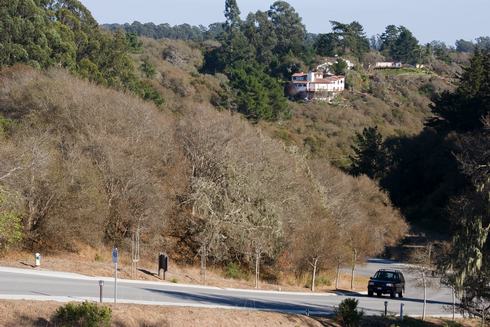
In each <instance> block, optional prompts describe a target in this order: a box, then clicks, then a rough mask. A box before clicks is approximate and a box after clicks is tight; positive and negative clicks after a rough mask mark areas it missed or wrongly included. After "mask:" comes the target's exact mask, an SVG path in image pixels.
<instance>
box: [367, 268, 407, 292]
mask: <svg viewBox="0 0 490 327" xmlns="http://www.w3.org/2000/svg"><path fill="white" fill-rule="evenodd" d="M404 292H405V277H403V274H402V272H401V271H399V270H387V269H380V270H378V271H377V272H376V274H375V275H374V276H373V277H371V278H370V280H369V284H368V296H373V294H374V293H376V295H377V296H381V295H382V294H389V295H390V297H392V298H394V297H395V296H396V294H398V297H400V298H401V297H403V293H404Z"/></svg>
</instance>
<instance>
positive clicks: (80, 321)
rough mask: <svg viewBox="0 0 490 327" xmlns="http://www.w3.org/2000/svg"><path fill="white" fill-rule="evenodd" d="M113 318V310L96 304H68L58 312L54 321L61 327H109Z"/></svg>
mask: <svg viewBox="0 0 490 327" xmlns="http://www.w3.org/2000/svg"><path fill="white" fill-rule="evenodd" d="M111 316H112V310H111V308H109V307H105V306H99V305H97V304H96V303H91V302H83V303H79V304H78V303H68V304H66V305H64V306H62V307H59V308H58V309H57V310H56V312H55V314H54V317H53V320H54V322H55V324H56V326H61V327H108V326H110V324H111Z"/></svg>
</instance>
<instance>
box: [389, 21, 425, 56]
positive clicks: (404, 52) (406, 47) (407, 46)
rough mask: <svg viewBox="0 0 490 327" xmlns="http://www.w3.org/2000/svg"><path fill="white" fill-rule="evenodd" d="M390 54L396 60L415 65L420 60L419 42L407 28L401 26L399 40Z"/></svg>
mask: <svg viewBox="0 0 490 327" xmlns="http://www.w3.org/2000/svg"><path fill="white" fill-rule="evenodd" d="M390 54H391V57H392V58H393V59H395V60H398V61H401V62H403V63H408V64H415V63H417V62H418V61H419V59H420V47H419V41H418V40H417V39H416V38H415V36H413V34H412V32H410V31H409V30H408V29H407V28H406V27H404V26H400V27H399V35H398V38H397V39H396V41H395V44H394V45H393V48H392V51H391V52H390Z"/></svg>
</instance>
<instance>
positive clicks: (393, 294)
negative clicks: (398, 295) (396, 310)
mask: <svg viewBox="0 0 490 327" xmlns="http://www.w3.org/2000/svg"><path fill="white" fill-rule="evenodd" d="M390 297H391V298H392V299H393V298H395V291H391V293H390Z"/></svg>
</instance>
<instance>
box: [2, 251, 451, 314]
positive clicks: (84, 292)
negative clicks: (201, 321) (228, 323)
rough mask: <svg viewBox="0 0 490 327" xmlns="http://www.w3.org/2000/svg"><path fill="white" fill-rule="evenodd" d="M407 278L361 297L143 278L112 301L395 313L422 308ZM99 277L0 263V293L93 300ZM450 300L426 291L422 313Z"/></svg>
mask: <svg viewBox="0 0 490 327" xmlns="http://www.w3.org/2000/svg"><path fill="white" fill-rule="evenodd" d="M388 267H390V268H398V266H397V265H396V264H395V263H391V262H386V261H377V260H372V261H370V262H369V263H368V264H367V265H366V266H363V267H359V270H358V273H360V274H365V275H372V274H373V273H374V272H375V271H376V270H377V269H378V268H388ZM405 276H406V279H407V281H408V285H407V293H406V296H405V297H404V298H403V299H398V298H397V299H390V298H389V297H383V298H376V297H374V298H373V297H367V296H366V295H363V294H354V293H353V294H340V293H339V294H318V293H315V294H309V293H292V292H272V291H253V290H236V289H223V288H216V287H201V286H191V285H176V284H167V283H154V282H143V281H127V280H124V281H123V280H119V281H118V302H119V303H123V302H124V303H139V304H150V305H172V306H192V307H209V308H223V309H230V308H234V309H252V310H253V309H255V310H271V311H279V312H288V313H305V312H306V311H307V310H308V311H310V312H311V313H315V314H325V315H328V314H332V313H333V310H334V307H335V306H337V305H338V304H339V303H340V302H341V301H342V300H343V299H345V298H347V297H350V298H357V299H358V300H359V304H360V307H361V308H362V309H363V310H364V311H365V312H366V314H381V313H382V312H383V311H384V302H385V301H388V311H389V312H390V313H393V314H396V313H398V312H399V310H400V304H401V303H403V304H404V313H405V314H406V315H412V316H419V315H421V314H422V303H423V301H422V296H421V295H422V294H423V292H422V291H421V289H420V288H414V286H413V285H414V284H415V277H416V275H412V274H410V273H408V274H407V273H405ZM101 279H102V280H104V294H103V296H104V302H113V294H114V284H113V279H111V278H101ZM98 281H99V278H93V277H86V276H82V275H76V274H65V273H56V272H46V271H33V270H22V269H14V268H2V267H0V299H26V300H27V299H29V300H46V301H49V300H51V301H61V302H66V301H83V300H91V301H96V300H98V297H99V283H98ZM450 304H451V293H450V292H449V291H448V290H445V289H433V290H432V289H431V290H429V291H428V306H427V314H428V315H434V316H446V315H448V314H449V313H450V312H449V311H448V310H447V308H445V307H446V306H448V305H450Z"/></svg>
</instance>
